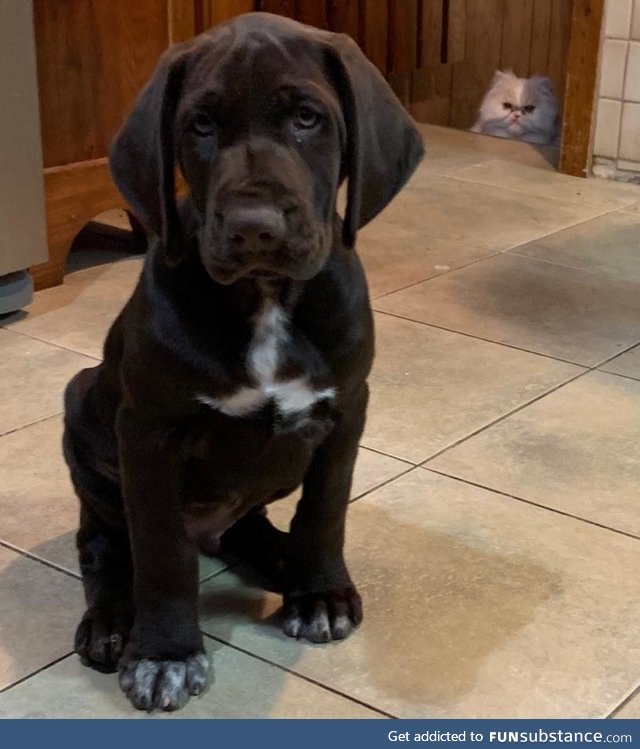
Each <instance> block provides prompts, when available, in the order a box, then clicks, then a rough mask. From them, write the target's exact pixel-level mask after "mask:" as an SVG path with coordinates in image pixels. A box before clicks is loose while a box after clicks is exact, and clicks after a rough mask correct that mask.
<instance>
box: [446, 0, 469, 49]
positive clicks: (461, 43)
mask: <svg viewBox="0 0 640 749" xmlns="http://www.w3.org/2000/svg"><path fill="white" fill-rule="evenodd" d="M443 15H444V16H445V21H446V31H447V33H446V38H445V42H446V44H445V49H444V51H443V56H442V62H447V63H452V62H462V60H464V59H465V56H466V43H467V34H466V27H467V0H446V2H445V3H444V13H443Z"/></svg>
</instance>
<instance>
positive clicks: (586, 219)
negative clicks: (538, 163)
mask: <svg viewBox="0 0 640 749" xmlns="http://www.w3.org/2000/svg"><path fill="white" fill-rule="evenodd" d="M572 205H573V204H572ZM576 205H577V204H576ZM632 205H635V203H631V204H630V205H629V206H626V207H630V206H632ZM623 210H624V208H611V209H610V210H608V211H605V212H604V213H599V214H597V215H596V216H591V218H585V219H583V220H582V221H577V222H576V223H575V224H569V226H565V227H564V229H556V230H555V231H550V232H547V233H546V234H541V235H540V236H539V237H536V239H528V240H527V241H526V242H519V243H518V244H514V245H513V246H512V247H507V248H506V249H505V250H501V252H510V251H511V250H515V249H517V248H518V247H524V245H527V244H531V242H539V241H540V240H541V239H546V238H547V237H552V236H553V235H554V234H559V233H560V232H562V231H567V229H573V228H574V227H576V226H583V225H584V224H588V223H589V222H590V221H595V220H596V219H598V218H603V217H604V216H610V215H611V214H612V213H617V212H618V211H623Z"/></svg>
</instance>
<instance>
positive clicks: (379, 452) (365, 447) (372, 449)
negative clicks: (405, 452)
mask: <svg viewBox="0 0 640 749" xmlns="http://www.w3.org/2000/svg"><path fill="white" fill-rule="evenodd" d="M358 447H361V448H362V449H363V450H367V451H368V452H371V453H376V454H377V455H384V456H385V458H391V459H392V460H397V461H399V462H400V463H406V464H407V465H409V466H416V465H418V464H417V463H414V462H413V461H412V460H407V458H399V457H398V456H397V455H391V454H390V453H386V452H384V450H378V449H377V448H375V447H369V445H365V444H364V443H363V442H361V443H360V444H359V445H358Z"/></svg>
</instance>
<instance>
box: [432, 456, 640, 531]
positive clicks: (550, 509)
mask: <svg viewBox="0 0 640 749" xmlns="http://www.w3.org/2000/svg"><path fill="white" fill-rule="evenodd" d="M418 468H421V469H422V470H423V471H429V472H430V473H436V474H438V476H444V477H445V478H449V479H452V480H453V481H459V482H460V483H462V484H468V485H469V486H475V487H477V488H478V489H484V490H485V491H489V492H493V493H494V494H499V495H500V496H502V497H507V498H508V499H515V500H516V502H522V503H523V504H527V505H531V506H532V507H537V508H538V509H540V510H547V511H548V512H553V513H554V514H556V515H562V516H563V517H567V518H572V519H573V520H577V521H578V522H580V523H586V524H587V525H593V526H595V527H596V528H602V529H603V530H606V531H611V533H617V534H618V535H620V536H626V537H627V538H632V539H634V540H635V541H640V536H636V535H635V534H633V533H629V532H628V531H621V530H620V529H618V528H612V527H611V526H610V525H604V524H602V523H598V522H596V521H595V520H589V519H588V518H583V517H581V516H580V515H572V514H571V513H570V512H565V511H564V510H558V509H557V508H555V507H550V506H549V505H544V504H542V503H540V502H534V501H533V500H532V499H525V498H524V497H519V496H518V495H517V494H511V493H510V492H505V491H503V490H502V489H495V488H494V487H492V486H486V485H485V484H480V483H478V482H477V481H472V480H471V479H465V478H463V477H462V476H455V475H454V474H452V473H447V472H446V471H440V470H438V469H437V468H428V467H427V466H418Z"/></svg>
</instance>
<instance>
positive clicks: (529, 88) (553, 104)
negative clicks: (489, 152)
mask: <svg viewBox="0 0 640 749" xmlns="http://www.w3.org/2000/svg"><path fill="white" fill-rule="evenodd" d="M471 132H473V133H485V134H486V135H498V136H500V137H501V138H513V139H514V140H523V141H526V142H527V143H537V144H542V145H554V146H557V145H559V143H560V123H559V119H558V100H557V99H556V95H555V92H554V90H553V84H552V83H551V81H550V80H549V78H543V77H542V76H539V75H537V76H534V77H533V78H518V77H517V76H515V75H514V74H513V73H511V72H503V71H501V70H498V71H497V72H496V74H495V75H494V77H493V81H492V82H491V87H490V88H489V90H488V91H487V93H486V94H485V96H484V99H483V100H482V104H480V111H479V113H478V120H477V122H476V124H475V125H474V126H473V127H472V128H471Z"/></svg>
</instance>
